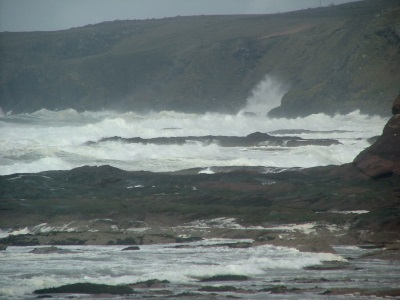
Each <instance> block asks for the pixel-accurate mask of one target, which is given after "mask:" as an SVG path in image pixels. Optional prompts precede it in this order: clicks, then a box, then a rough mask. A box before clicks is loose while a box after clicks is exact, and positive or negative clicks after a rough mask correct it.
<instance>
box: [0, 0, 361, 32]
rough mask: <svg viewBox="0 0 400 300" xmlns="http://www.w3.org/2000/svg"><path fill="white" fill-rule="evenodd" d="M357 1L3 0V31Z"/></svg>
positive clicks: (270, 10) (282, 9)
mask: <svg viewBox="0 0 400 300" xmlns="http://www.w3.org/2000/svg"><path fill="white" fill-rule="evenodd" d="M354 1H355V0H0V31H36V30H46V31H47V30H60V29H68V28H71V27H78V26H84V25H87V24H95V23H100V22H103V21H113V20H127V19H129V20H133V19H148V18H163V17H175V16H178V15H180V16H188V15H201V14H205V15H216V14H265V13H276V12H285V11H291V10H299V9H305V8H312V7H318V6H320V4H321V5H322V6H328V5H330V4H331V3H333V4H341V3H346V2H354Z"/></svg>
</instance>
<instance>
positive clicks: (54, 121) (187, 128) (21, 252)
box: [0, 85, 400, 299]
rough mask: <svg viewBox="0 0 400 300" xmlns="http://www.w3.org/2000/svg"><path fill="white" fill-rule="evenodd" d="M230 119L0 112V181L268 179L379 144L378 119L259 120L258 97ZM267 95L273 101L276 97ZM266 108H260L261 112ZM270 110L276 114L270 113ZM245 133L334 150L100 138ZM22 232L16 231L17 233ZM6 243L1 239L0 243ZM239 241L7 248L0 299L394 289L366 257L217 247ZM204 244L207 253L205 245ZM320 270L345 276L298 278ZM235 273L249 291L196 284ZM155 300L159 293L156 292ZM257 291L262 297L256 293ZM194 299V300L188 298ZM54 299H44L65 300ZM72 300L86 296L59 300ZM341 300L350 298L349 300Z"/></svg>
mask: <svg viewBox="0 0 400 300" xmlns="http://www.w3.org/2000/svg"><path fill="white" fill-rule="evenodd" d="M263 88H264V87H263V86H262V85H261V86H259V87H258V89H259V91H258V94H257V91H256V92H255V94H254V97H253V99H252V101H248V104H247V106H246V107H244V108H243V109H242V110H240V111H239V112H238V113H235V114H224V113H216V112H208V113H183V112H177V111H150V112H146V113H138V112H134V111H123V112H121V111H111V110H99V111H83V112H78V111H76V110H74V109H65V110H57V111H51V110H47V109H41V110H38V111H35V112H32V113H21V114H14V113H12V112H6V113H2V112H1V111H0V175H8V174H15V173H37V172H42V171H47V170H70V169H72V168H76V167H80V166H84V165H90V166H94V165H97V166H98V165H111V166H114V167H117V168H120V169H123V170H127V171H141V170H144V171H152V172H171V171H178V170H183V169H191V168H200V171H199V172H202V173H212V172H214V171H213V170H212V167H217V166H218V167H225V166H239V167H240V166H242V167H251V166H263V167H265V172H268V170H275V171H276V170H277V169H280V170H282V169H286V168H308V167H315V166H325V165H340V164H344V163H349V162H351V161H352V160H353V159H354V158H355V156H356V155H357V154H358V153H359V152H360V151H362V150H363V149H365V148H366V147H368V146H369V145H370V143H369V141H368V139H369V138H371V137H374V136H378V135H380V134H381V133H382V129H383V127H384V125H385V124H386V122H387V120H388V119H387V118H384V117H380V116H369V115H364V114H362V113H360V112H359V111H354V112H351V113H348V114H345V115H334V116H329V115H326V114H323V113H320V114H313V115H309V116H307V117H299V118H294V119H286V118H268V117H267V116H266V113H267V112H268V110H269V109H271V108H272V107H273V106H270V107H266V106H265V105H263V104H262V103H261V102H260V100H259V98H260V97H258V98H257V95H258V96H260V95H259V94H260V93H262V92H263ZM277 94H278V95H276V98H277V99H280V97H279V91H278V92H277ZM269 105H270V104H269ZM275 106H276V105H275ZM254 132H262V133H269V134H271V135H276V136H298V137H301V138H304V139H336V140H338V141H339V142H340V144H337V145H331V146H299V147H285V146H280V147H277V146H274V145H268V144H263V145H260V146H254V147H221V146H220V145H219V144H218V143H202V142H198V141H197V142H196V141H189V140H188V141H187V143H185V144H183V145H155V144H140V143H136V144H133V143H124V142H123V141H117V140H113V141H112V140H109V141H105V142H101V143H97V142H98V141H100V140H101V139H103V138H109V137H114V136H118V137H122V138H132V137H140V138H155V137H182V136H206V135H213V136H246V135H248V134H251V133H254ZM21 230H22V231H21V232H23V228H21ZM8 234H10V233H9V232H6V231H2V236H7V235H8ZM234 242H235V243H236V242H238V241H237V240H226V239H223V240H218V239H217V240H216V239H207V240H203V241H199V242H195V243H191V246H192V247H176V246H179V245H176V244H168V245H165V244H162V245H144V246H140V248H141V250H140V251H121V250H122V248H123V247H122V246H62V247H61V248H62V249H65V250H69V252H68V253H64V252H63V253H53V254H34V253H31V251H32V250H33V248H34V247H30V246H27V247H8V248H7V249H6V250H5V251H0V299H35V298H36V297H37V295H34V294H33V291H34V290H36V289H41V288H48V287H54V286H60V285H63V284H70V283H76V282H91V283H103V284H133V283H136V282H141V281H146V280H152V279H158V280H168V281H169V283H168V284H167V287H165V288H162V289H161V290H160V289H158V290H156V291H150V290H148V291H146V292H140V293H138V294H135V295H131V296H129V297H125V296H96V299H108V298H110V299H144V298H148V297H155V298H157V299H227V298H235V297H236V298H240V299H367V298H368V297H363V296H360V295H352V296H349V295H347V296H335V297H333V296H332V297H333V298H330V296H326V295H323V296H322V295H320V294H319V293H320V292H322V291H324V290H325V289H326V290H329V289H330V288H333V287H337V286H340V287H360V288H380V289H385V288H393V287H396V286H397V284H398V282H400V265H399V264H397V263H396V264H395V263H391V262H390V261H381V260H362V259H357V260H353V259H352V258H354V257H360V256H361V255H362V254H364V252H363V251H367V250H363V249H360V248H357V247H338V248H336V250H337V252H338V254H335V255H334V254H328V253H319V254H316V253H304V252H299V251H297V250H296V249H292V248H283V247H273V246H268V245H264V246H258V247H251V248H247V249H237V248H229V247H223V246H218V245H217V244H221V243H234ZM213 245H214V246H213ZM324 261H348V262H349V263H350V267H349V268H346V269H345V270H326V271H323V272H321V271H315V270H314V271H313V270H305V269H304V267H307V266H311V265H319V264H322V263H323V262H324ZM223 274H236V275H244V276H248V278H249V280H247V281H242V282H234V283H231V282H230V283H221V282H217V283H215V282H214V283H213V282H211V283H203V282H201V281H199V280H200V279H201V278H204V277H209V276H213V275H223ZM221 285H234V286H235V288H238V289H240V290H241V291H242V292H217V293H216V294H215V293H214V294H212V293H209V292H204V291H200V290H199V289H201V287H203V286H214V287H218V286H221ZM274 286H286V287H288V288H290V289H297V288H301V289H304V288H305V287H306V288H309V289H310V290H312V288H314V287H315V291H316V292H306V293H305V294H304V293H303V294H300V295H299V294H296V293H289V294H274V293H271V292H269V291H267V290H264V289H268V288H270V287H274ZM163 290H164V292H162V291H163ZM261 290H264V291H261ZM193 293H195V294H196V295H195V296H196V298H193V297H192V296H191V295H192V294H193ZM66 297H67V296H65V295H64V296H63V295H61V296H55V295H53V298H52V299H66ZM68 297H73V298H74V299H81V298H82V299H92V298H93V296H87V295H73V296H71V295H69V296H68ZM349 297H350V298H349Z"/></svg>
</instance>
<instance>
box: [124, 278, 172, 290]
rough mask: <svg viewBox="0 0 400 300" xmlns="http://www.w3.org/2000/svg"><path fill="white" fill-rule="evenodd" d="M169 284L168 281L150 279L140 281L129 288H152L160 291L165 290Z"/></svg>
mask: <svg viewBox="0 0 400 300" xmlns="http://www.w3.org/2000/svg"><path fill="white" fill-rule="evenodd" d="M168 283H170V282H169V281H168V280H158V279H150V280H146V281H140V282H137V283H134V284H130V285H129V286H130V287H134V288H142V289H143V288H146V289H148V288H152V289H160V288H165V287H166V285H167V284H168Z"/></svg>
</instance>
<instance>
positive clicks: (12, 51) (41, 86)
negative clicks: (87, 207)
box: [0, 0, 400, 117]
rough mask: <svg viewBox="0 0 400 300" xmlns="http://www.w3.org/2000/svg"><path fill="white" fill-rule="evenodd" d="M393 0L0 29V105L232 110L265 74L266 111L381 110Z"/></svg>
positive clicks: (398, 64)
mask: <svg viewBox="0 0 400 300" xmlns="http://www.w3.org/2000/svg"><path fill="white" fill-rule="evenodd" d="M399 20H400V3H399V2H398V1H397V0H366V1H360V2H354V3H350V4H346V5H340V6H333V7H328V8H320V9H309V10H302V11H298V12H292V13H285V14H276V15H249V16H197V17H176V18H165V19H159V20H143V21H138V20H136V21H114V22H106V23H101V24H97V25H91V26H86V27H82V28H74V29H70V30H65V31H57V32H30V33H7V32H4V33H0V57H1V60H0V107H1V108H2V109H3V111H5V112H8V111H13V112H14V113H17V112H30V111H35V110H38V109H41V108H47V109H64V108H74V109H77V110H98V109H101V108H110V109H121V110H136V111H143V110H150V109H153V110H161V109H173V110H181V111H186V112H204V111H210V110H211V111H227V112H236V111H237V110H239V109H240V108H241V107H242V106H243V105H244V104H245V103H246V98H247V97H248V96H249V95H250V94H251V91H252V89H253V88H254V87H255V86H256V85H257V84H258V83H259V82H260V81H261V80H263V78H264V77H265V76H266V75H267V74H269V75H272V76H274V77H275V78H277V79H278V80H280V81H282V82H283V83H285V84H286V85H287V86H288V87H290V90H289V91H288V93H286V94H285V96H284V98H283V100H282V105H281V107H279V108H277V109H275V110H273V111H272V112H271V115H273V116H288V117H294V116H298V115H307V114H311V113H315V112H325V113H329V114H333V113H336V112H340V113H345V112H349V111H352V110H354V109H360V110H361V111H362V112H365V113H371V114H372V113H378V114H381V115H386V114H387V113H386V112H387V111H388V108H389V107H390V106H391V103H392V100H393V98H394V97H395V96H396V95H397V94H398V92H399V82H400V72H398V70H400V21H399Z"/></svg>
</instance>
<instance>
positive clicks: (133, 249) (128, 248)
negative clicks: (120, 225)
mask: <svg viewBox="0 0 400 300" xmlns="http://www.w3.org/2000/svg"><path fill="white" fill-rule="evenodd" d="M137 250H140V248H139V247H138V246H130V247H126V248H124V249H122V251H137Z"/></svg>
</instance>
